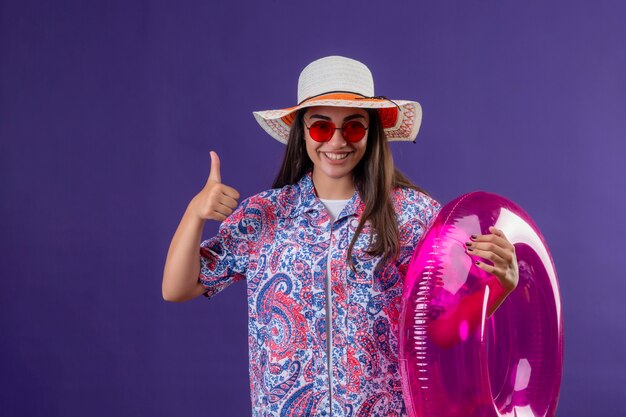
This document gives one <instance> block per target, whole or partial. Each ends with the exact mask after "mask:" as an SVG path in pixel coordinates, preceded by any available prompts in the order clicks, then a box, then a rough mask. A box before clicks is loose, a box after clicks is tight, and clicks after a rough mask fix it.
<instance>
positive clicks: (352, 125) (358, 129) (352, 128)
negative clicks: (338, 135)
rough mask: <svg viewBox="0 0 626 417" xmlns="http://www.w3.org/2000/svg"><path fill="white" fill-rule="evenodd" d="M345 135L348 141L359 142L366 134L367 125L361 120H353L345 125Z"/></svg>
mask: <svg viewBox="0 0 626 417" xmlns="http://www.w3.org/2000/svg"><path fill="white" fill-rule="evenodd" d="M342 130H343V137H344V138H345V139H346V140H347V141H348V142H353V143H354V142H358V141H360V140H361V139H363V137H364V136H365V130H366V129H365V126H363V125H362V124H361V123H360V122H357V121H352V122H348V123H346V124H345V125H343V128H342Z"/></svg>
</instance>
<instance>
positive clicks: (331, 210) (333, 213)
mask: <svg viewBox="0 0 626 417" xmlns="http://www.w3.org/2000/svg"><path fill="white" fill-rule="evenodd" d="M320 200H321V201H322V203H324V206H326V210H328V214H329V215H330V221H331V223H334V222H335V220H336V219H337V216H339V214H340V213H341V210H343V208H344V207H345V206H346V204H348V201H350V199H348V200H326V199H323V198H320ZM331 251H332V246H331V247H329V249H328V258H327V262H326V340H327V342H326V343H327V346H328V355H327V357H328V370H329V371H330V369H331V354H330V352H331V350H332V333H331V327H332V302H331V300H332V298H331V292H332V291H331V283H330V258H331V257H332V252H331ZM328 377H329V398H330V399H331V400H330V401H331V413H332V393H333V391H332V386H333V385H332V378H333V376H332V372H329V374H328Z"/></svg>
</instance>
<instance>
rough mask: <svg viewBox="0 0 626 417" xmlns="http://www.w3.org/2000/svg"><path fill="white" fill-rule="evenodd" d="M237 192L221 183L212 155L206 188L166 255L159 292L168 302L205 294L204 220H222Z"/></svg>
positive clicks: (191, 205) (190, 208)
mask: <svg viewBox="0 0 626 417" xmlns="http://www.w3.org/2000/svg"><path fill="white" fill-rule="evenodd" d="M238 198H239V193H238V192H237V190H235V189H234V188H231V187H229V186H227V185H224V184H222V181H221V176H220V160H219V157H218V156H217V154H216V153H215V152H211V172H210V175H209V179H208V180H207V183H206V185H205V186H204V188H203V189H202V191H200V193H198V195H196V196H195V197H194V198H193V199H192V200H191V202H190V203H189V205H188V206H187V209H186V210H185V214H184V215H183V218H182V219H181V221H180V224H179V225H178V228H177V229H176V233H175V234H174V237H173V238H172V242H171V243H170V248H169V250H168V252H167V259H166V261H165V268H164V270H163V284H162V293H163V299H164V300H167V301H187V300H190V299H192V298H195V297H197V296H199V295H200V294H202V293H203V292H205V291H206V288H204V287H203V286H202V284H201V283H200V282H199V281H198V275H199V273H200V254H199V247H200V239H201V238H202V229H203V227H204V223H205V221H206V220H209V219H210V220H218V221H222V220H224V219H226V218H227V217H228V216H229V215H230V214H231V213H232V212H233V210H234V209H235V208H236V207H237V199H238Z"/></svg>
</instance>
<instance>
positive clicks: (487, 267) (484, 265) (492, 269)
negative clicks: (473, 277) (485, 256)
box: [474, 261, 498, 276]
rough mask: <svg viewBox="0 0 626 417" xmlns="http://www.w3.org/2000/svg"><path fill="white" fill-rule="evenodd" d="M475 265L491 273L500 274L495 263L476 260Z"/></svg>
mask: <svg viewBox="0 0 626 417" xmlns="http://www.w3.org/2000/svg"><path fill="white" fill-rule="evenodd" d="M474 265H476V266H477V267H478V268H480V269H482V270H483V271H486V272H489V273H490V274H493V275H496V276H498V274H497V273H496V272H497V268H496V267H495V266H494V265H489V264H487V263H485V262H481V261H474Z"/></svg>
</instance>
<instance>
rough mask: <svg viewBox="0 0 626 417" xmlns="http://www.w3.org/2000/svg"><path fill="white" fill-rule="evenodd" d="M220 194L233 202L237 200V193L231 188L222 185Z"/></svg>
mask: <svg viewBox="0 0 626 417" xmlns="http://www.w3.org/2000/svg"><path fill="white" fill-rule="evenodd" d="M222 194H224V195H227V196H229V197H230V198H233V199H235V200H238V199H239V197H240V196H239V191H237V190H235V189H234V188H233V187H229V186H228V185H224V184H222Z"/></svg>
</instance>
